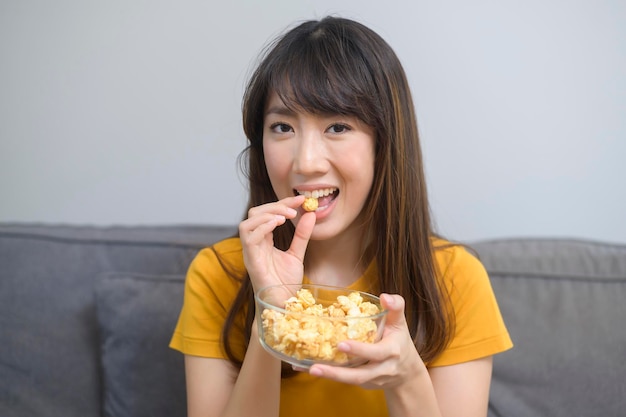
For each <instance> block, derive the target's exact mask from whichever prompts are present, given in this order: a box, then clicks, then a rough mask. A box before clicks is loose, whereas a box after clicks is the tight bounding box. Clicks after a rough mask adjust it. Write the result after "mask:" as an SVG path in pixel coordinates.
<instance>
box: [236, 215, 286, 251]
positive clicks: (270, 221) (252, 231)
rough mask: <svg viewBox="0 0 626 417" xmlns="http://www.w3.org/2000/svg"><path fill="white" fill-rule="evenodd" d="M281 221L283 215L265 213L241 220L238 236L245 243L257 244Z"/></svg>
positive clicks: (283, 220) (281, 222) (282, 220)
mask: <svg viewBox="0 0 626 417" xmlns="http://www.w3.org/2000/svg"><path fill="white" fill-rule="evenodd" d="M283 223H285V216H283V215H280V214H271V213H265V214H263V215H259V216H255V217H254V218H251V219H247V220H244V221H243V222H241V223H240V224H239V236H240V237H241V239H242V241H243V243H245V244H249V245H250V244H257V243H259V242H261V241H263V240H264V239H265V238H267V236H268V235H269V234H270V233H271V232H272V231H273V230H274V229H275V228H276V227H277V226H279V225H281V224H283Z"/></svg>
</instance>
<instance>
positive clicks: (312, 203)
mask: <svg viewBox="0 0 626 417" xmlns="http://www.w3.org/2000/svg"><path fill="white" fill-rule="evenodd" d="M318 206H319V202H318V201H317V198H314V197H307V198H305V199H304V203H302V208H303V209H304V210H306V211H315V210H317V207H318Z"/></svg>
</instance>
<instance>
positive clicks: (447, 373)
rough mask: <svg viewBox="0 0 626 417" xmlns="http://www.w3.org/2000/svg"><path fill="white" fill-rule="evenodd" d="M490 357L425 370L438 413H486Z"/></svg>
mask: <svg viewBox="0 0 626 417" xmlns="http://www.w3.org/2000/svg"><path fill="white" fill-rule="evenodd" d="M492 364H493V357H492V356H487V357H485V358H481V359H476V360H473V361H469V362H465V363H460V364H458V365H450V366H440V367H435V368H431V369H429V373H430V379H431V381H432V384H433V388H434V389H435V394H436V395H437V402H438V403H439V409H440V410H441V415H442V416H444V417H454V416H466V417H472V416H477V417H478V416H481V417H484V416H486V415H487V406H488V403H489V387H490V385H491V370H492Z"/></svg>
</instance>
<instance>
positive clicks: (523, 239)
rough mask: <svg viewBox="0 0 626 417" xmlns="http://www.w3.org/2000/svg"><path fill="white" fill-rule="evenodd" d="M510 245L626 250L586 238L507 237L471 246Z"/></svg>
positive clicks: (625, 245) (623, 245)
mask: <svg viewBox="0 0 626 417" xmlns="http://www.w3.org/2000/svg"><path fill="white" fill-rule="evenodd" d="M499 243H503V244H508V243H515V244H518V243H558V244H576V245H593V246H596V247H604V248H616V249H621V250H626V244H623V243H617V242H615V243H613V242H603V241H599V240H592V239H584V238H567V237H564V238H550V237H546V238H541V237H507V238H500V239H484V240H475V241H472V242H471V243H470V246H472V247H473V246H474V245H482V244H489V245H491V244H499Z"/></svg>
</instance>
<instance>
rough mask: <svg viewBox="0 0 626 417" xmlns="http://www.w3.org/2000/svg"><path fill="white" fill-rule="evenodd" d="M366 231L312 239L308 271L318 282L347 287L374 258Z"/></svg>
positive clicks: (306, 264)
mask: <svg viewBox="0 0 626 417" xmlns="http://www.w3.org/2000/svg"><path fill="white" fill-rule="evenodd" d="M368 241H369V239H367V234H366V232H365V231H357V232H353V233H343V234H341V235H339V236H337V237H335V238H333V239H327V240H323V241H310V242H309V245H308V248H307V253H306V257H305V261H304V271H305V274H306V275H307V277H308V278H309V280H310V281H311V282H312V283H315V284H322V285H333V286H339V287H347V286H349V285H350V284H352V283H353V282H355V281H356V280H357V279H359V277H361V276H362V275H363V273H364V272H365V269H366V268H367V265H368V264H369V262H370V261H371V255H370V254H369V253H368V251H367V250H366V249H367V247H368Z"/></svg>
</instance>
